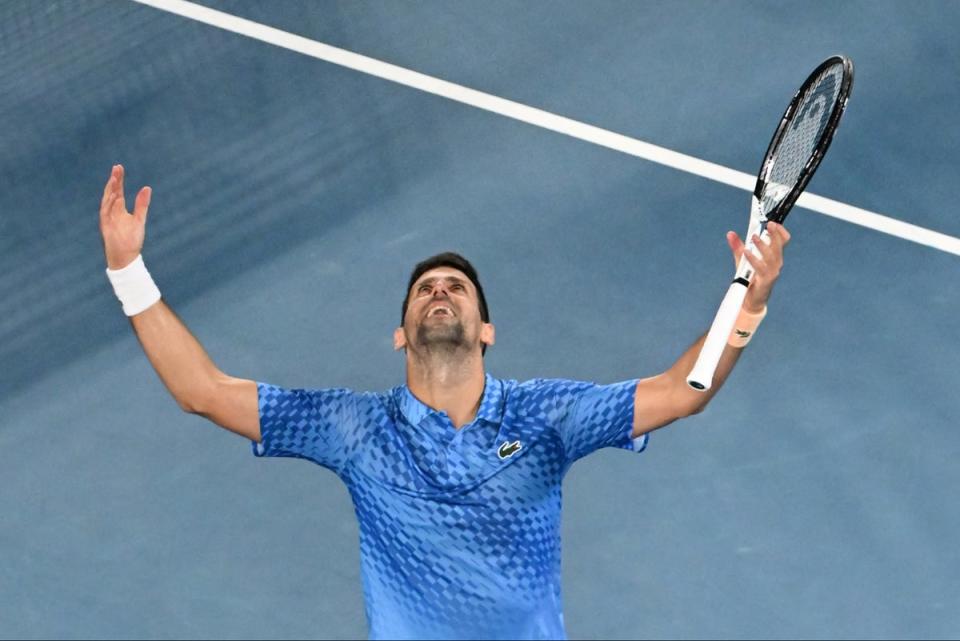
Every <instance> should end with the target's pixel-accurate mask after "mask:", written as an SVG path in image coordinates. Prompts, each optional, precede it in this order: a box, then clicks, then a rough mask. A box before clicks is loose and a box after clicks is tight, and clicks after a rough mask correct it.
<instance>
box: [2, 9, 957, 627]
mask: <svg viewBox="0 0 960 641" xmlns="http://www.w3.org/2000/svg"><path fill="white" fill-rule="evenodd" d="M201 4H202V5H203V6H207V7H211V8H214V9H217V10H219V11H222V12H225V13H227V14H230V15H234V16H240V17H243V18H246V19H248V20H251V21H253V22H255V23H259V24H262V25H267V26H270V27H274V28H276V29H279V30H282V31H284V32H287V33H292V34H296V35H298V36H302V37H303V38H306V39H308V40H309V41H314V42H318V43H323V44H326V45H330V46H333V47H337V48H341V49H344V50H346V51H349V52H354V53H357V54H361V55H363V56H367V57H369V58H371V59H375V60H377V61H383V62H387V63H390V64H392V65H396V66H398V67H402V68H404V69H409V70H413V71H416V72H419V73H420V74H424V75H425V76H429V77H431V78H435V79H440V80H444V81H447V82H449V83H456V84H457V85H460V86H462V87H467V88H470V89H474V90H477V91H479V92H483V93H485V94H489V95H491V96H496V97H499V98H504V99H507V100H510V101H514V102H515V103H518V104H520V105H526V106H530V107H533V108H536V109H539V110H542V111H543V112H548V113H550V114H556V115H559V116H563V117H565V118H568V119H571V120H572V121H576V122H580V123H586V124H589V125H592V126H594V127H597V128H601V129H604V130H608V131H611V132H615V133H617V134H622V135H623V136H627V137H629V138H631V139H636V140H639V141H644V142H647V143H651V144H654V145H658V146H661V147H663V148H666V149H668V150H672V151H675V152H679V153H682V154H686V155H688V156H691V157H694V158H697V159H701V160H704V161H708V162H710V163H716V164H717V165H720V166H722V167H726V168H730V169H733V170H737V171H741V172H746V173H748V174H751V175H753V174H755V172H756V170H757V166H758V164H759V162H760V160H761V158H762V155H763V152H764V150H765V148H766V144H767V142H768V141H769V138H770V134H771V133H772V130H773V127H774V126H775V125H776V121H777V118H778V117H779V115H780V114H781V113H782V110H783V107H784V106H785V105H786V102H787V101H788V99H789V98H790V96H791V95H792V92H793V91H794V90H795V89H796V87H797V86H798V85H799V83H800V82H801V81H802V80H803V78H804V77H805V76H806V74H807V73H809V71H810V70H811V69H813V68H814V67H815V66H816V65H817V64H818V63H819V62H820V61H821V60H823V59H824V58H826V57H827V56H829V55H831V54H834V53H844V54H846V55H848V56H850V57H851V58H852V59H853V60H854V62H855V63H856V74H857V75H856V82H855V86H854V89H853V95H852V98H851V100H850V104H849V107H848V110H847V114H846V116H845V117H844V121H843V123H842V124H841V126H840V128H839V131H838V133H837V136H836V138H835V141H834V143H833V146H832V148H831V151H830V153H829V155H828V156H827V158H826V159H825V161H824V163H823V165H822V167H821V168H820V170H819V172H818V174H817V175H816V176H815V177H814V179H813V181H812V182H811V184H810V187H809V191H810V192H812V193H814V194H817V195H820V196H823V197H826V198H829V199H832V200H835V201H837V202H839V203H843V204H846V205H850V206H853V207H857V208H861V209H863V210H867V211H868V212H873V213H877V214H882V215H883V216H887V217H890V218H892V219H896V220H899V221H903V222H906V223H910V224H912V225H915V226H917V227H918V228H922V229H924V230H929V231H933V232H937V233H939V234H942V235H945V237H946V238H947V239H948V242H953V243H957V242H960V241H957V237H960V222H958V217H957V216H956V212H955V209H956V206H955V204H954V198H953V192H954V191H955V188H954V185H955V182H956V176H957V172H958V169H960V152H958V149H960V124H958V120H957V118H956V117H955V114H954V112H955V107H956V105H957V104H958V103H960V85H958V83H957V82H956V79H957V77H958V73H960V42H958V39H957V37H956V34H957V33H958V30H960V3H958V2H955V1H947V0H942V1H928V2H910V3H906V2H859V1H851V2H844V3H805V2H766V3H758V2H742V1H731V2H722V3H719V2H699V1H687V0H684V1H682V2H666V1H649V2H615V1H609V0H608V1H602V2H596V3H582V2H570V1H567V0H558V1H556V2H508V1H501V0H497V1H494V2H478V1H474V0H469V1H464V2H439V1H435V0H430V1H425V2H420V1H417V2H402V3H401V2H334V1H323V2H307V1H300V0H284V1H283V2H255V1H252V0H251V1H240V0H232V1H216V2H215V1H213V0H205V1H204V2H202V3H201ZM0 77H2V78H3V79H4V81H5V82H4V88H5V90H4V91H3V92H2V93H0V114H2V119H0V132H2V136H3V141H4V146H3V148H4V150H5V152H6V153H4V154H3V155H2V156H0V181H2V182H0V184H2V187H3V188H2V191H0V202H2V207H0V248H2V251H0V336H2V340H0V515H2V516H0V523H2V525H0V597H2V598H0V637H2V638H10V639H14V638H362V637H364V636H365V635H366V634H367V627H366V619H365V616H364V604H363V594H362V587H361V581H360V574H359V550H358V542H357V537H358V531H357V525H356V520H355V517H354V511H353V507H352V505H351V501H350V497H349V495H348V493H347V492H346V490H345V488H344V487H343V485H342V484H341V483H340V481H339V480H338V479H337V478H336V476H334V475H333V474H331V473H329V472H327V471H325V470H322V469H320V468H318V467H317V466H314V465H310V464H307V463H305V462H302V461H277V460H271V461H260V460H255V459H254V458H253V457H252V456H251V453H250V446H249V444H248V443H247V442H245V441H244V440H243V439H241V438H238V437H237V436H235V435H233V434H230V433H227V432H225V431H223V430H219V429H217V428H215V427H214V426H212V425H210V424H209V423H207V422H206V421H204V420H203V419H201V418H198V417H196V416H192V415H188V414H185V413H183V412H182V411H180V410H179V408H178V407H177V404H176V403H175V402H174V401H173V400H172V399H171V398H170V396H169V395H168V394H167V392H166V390H165V388H164V387H163V385H162V384H161V382H160V381H159V379H158V378H157V376H156V374H155V373H154V372H153V370H152V369H151V367H150V365H149V363H148V361H147V360H146V358H145V357H144V356H143V353H142V350H141V349H140V346H139V344H138V343H137V340H136V337H135V336H134V334H133V332H132V331H131V330H130V327H129V323H128V322H127V319H126V318H125V317H124V315H123V313H122V312H121V310H120V307H119V304H118V303H117V301H116V299H115V297H114V295H113V293H112V291H111V289H110V286H109V284H108V282H107V280H106V278H105V276H104V272H103V269H104V258H103V250H102V244H101V240H100V235H99V231H98V228H97V208H98V205H99V199H100V195H101V193H102V189H103V184H104V182H105V181H106V179H107V177H108V175H109V171H110V167H111V165H113V164H114V163H123V164H124V166H125V167H126V171H127V176H128V178H127V194H128V198H130V199H132V196H133V193H134V190H135V189H137V188H139V187H140V186H141V185H145V184H148V185H150V186H151V187H152V188H153V202H152V204H151V208H150V219H149V222H148V230H147V241H146V246H145V249H144V256H145V259H146V261H147V262H148V264H149V265H150V271H151V273H152V274H153V277H154V279H155V280H156V281H157V283H158V285H159V287H160V289H161V290H162V291H163V295H164V298H165V300H166V301H167V302H168V303H169V304H170V306H171V307H172V308H173V309H175V310H176V311H177V313H178V314H179V315H180V317H181V318H182V319H183V320H184V322H185V323H186V324H187V325H188V326H189V327H190V329H191V330H192V331H193V333H194V334H195V335H196V336H197V338H198V339H199V340H200V341H201V342H202V343H203V345H204V346H205V347H206V349H207V351H208V352H209V353H210V355H211V356H212V358H213V360H214V361H215V362H216V363H217V365H218V366H219V367H220V368H221V369H223V370H224V371H226V372H228V373H230V374H233V375H235V376H241V377H245V378H253V379H256V380H261V381H269V382H271V383H274V384H277V385H283V386H287V387H318V388H319V387H349V388H353V389H357V390H383V389H387V388H390V387H393V386H394V385H398V384H399V383H401V382H402V381H403V377H404V360H403V356H402V355H401V354H398V353H395V352H394V351H393V349H392V342H391V337H392V332H393V330H394V328H395V327H396V325H397V324H398V321H399V315H400V306H401V302H402V300H403V297H404V292H405V287H406V283H407V278H408V276H409V273H410V269H411V268H412V267H413V265H414V264H415V263H416V262H417V261H419V260H421V259H423V258H425V257H427V256H429V255H431V254H435V253H437V252H440V251H444V250H448V249H449V250H454V251H458V252H460V253H462V254H464V255H465V256H467V257H468V258H469V259H470V260H471V261H472V262H473V264H474V265H476V267H477V269H478V270H479V273H480V277H481V278H482V279H483V282H484V288H485V290H486V295H487V300H488V302H489V305H490V313H491V316H492V321H493V322H494V323H495V324H496V327H497V344H496V345H495V346H494V347H493V348H491V349H490V350H489V351H488V352H487V355H486V359H485V361H486V367H487V370H488V371H489V372H491V373H493V374H494V375H496V376H499V377H502V378H514V379H518V380H525V379H529V378H535V377H563V378H572V379H579V380H589V381H597V382H613V381H621V380H625V379H630V378H634V377H644V376H650V375H653V374H656V373H658V372H660V371H663V370H664V369H666V368H667V367H668V366H669V365H670V364H671V363H672V362H673V361H674V360H675V359H676V358H677V357H679V356H680V354H681V353H682V352H683V351H684V350H685V349H686V348H687V347H688V346H689V345H690V344H691V343H693V342H694V341H695V340H696V339H697V337H698V336H700V334H701V333H702V332H704V331H705V330H706V329H707V327H708V326H709V323H710V321H711V320H712V318H713V314H714V312H715V311H716V307H717V305H718V303H719V301H720V299H721V297H722V296H723V293H724V291H725V290H726V286H727V284H728V283H729V279H730V277H731V275H732V269H733V263H732V258H731V256H730V252H729V249H728V248H727V246H726V243H725V240H724V233H725V232H726V231H727V230H728V229H732V230H735V231H737V233H739V234H741V235H742V234H743V233H744V231H745V225H746V221H747V216H748V213H749V194H748V193H747V192H746V191H744V190H742V189H738V188H736V187H733V186H730V185H728V184H723V183H721V182H717V181H715V180H710V179H709V178H705V177H703V176H699V175H694V174H691V173H688V172H685V171H680V170H677V169H675V168H672V167H668V166H664V165H663V164H659V163H657V162H651V161H648V160H644V159H642V158H638V157H635V156H631V155H629V154H625V153H621V152H618V151H615V150H613V149H610V148H605V147H602V146H598V145H596V144H593V143H591V142H588V141H586V140H582V139H577V138H574V137H571V136H567V135H562V134H559V133H557V132H555V131H549V130H546V129H544V128H542V127H539V126H536V125H534V124H529V123H525V122H519V121H517V120H515V119H513V118H510V117H505V116H503V115H498V114H496V113H491V112H490V111H485V110H483V109H478V108H476V107H473V106H470V105H467V104H464V103H462V102H457V101H455V100H449V99H447V98H444V97H442V96H439V95H435V94H430V93H425V92H423V91H419V90H417V89H414V88H412V87H410V86H406V85H404V84H399V83H397V82H392V81H390V80H386V79H383V78H380V77H374V76H371V75H369V74H368V73H363V72H361V71H358V70H355V69H350V68H347V67H344V66H341V65H338V64H332V63H330V62H326V61H324V60H319V59H317V58H315V57H311V56H309V55H304V54H302V53H299V52H297V51H292V50H289V49H284V48H282V47H278V46H275V45H274V44H270V43H268V42H264V41H259V40H255V39H253V38H250V37H247V36H244V35H240V34H237V33H233V32H229V31H226V30H224V29H221V28H218V27H215V26H211V25H208V24H203V23H201V22H198V21H196V20H193V19H189V18H185V17H182V16H179V15H175V14H173V13H170V12H168V11H164V10H162V9H159V8H156V7H151V6H146V5H143V4H138V3H136V2H131V1H122V0H79V1H76V2H62V1H59V2H58V1H54V0H42V1H34V0H8V1H6V2H4V3H2V4H0ZM884 224H885V223H881V224H880V225H879V226H880V227H881V228H880V229H873V228H867V227H864V226H862V225H858V224H851V223H849V222H847V221H844V220H841V219H838V218H835V217H831V216H825V215H823V214H821V213H817V212H814V211H811V210H809V209H804V208H800V207H798V208H797V209H796V210H795V211H794V212H793V213H792V214H791V217H790V218H789V219H788V221H787V227H788V228H789V229H790V231H791V233H792V235H793V241H792V242H791V244H790V246H789V248H788V250H787V256H786V266H785V270H784V275H783V276H782V277H781V279H780V281H779V282H778V284H777V288H776V291H775V293H774V296H773V298H772V299H771V304H770V312H769V315H768V317H767V319H766V320H765V321H764V325H763V327H762V328H761V330H760V331H759V332H758V334H757V337H756V339H755V340H754V341H753V343H752V344H751V346H750V347H749V348H748V349H747V350H746V352H745V353H744V356H743V358H742V360H741V362H740V364H739V365H738V367H737V370H736V371H735V372H734V374H733V375H732V376H731V378H730V380H729V381H728V382H727V385H726V387H725V388H724V389H723V390H722V391H721V393H720V394H719V395H718V396H717V398H716V399H715V400H714V401H713V402H712V403H711V405H710V407H709V408H708V409H707V410H706V411H705V412H704V413H702V414H699V415H697V416H694V417H691V418H689V419H686V420H684V421H681V422H678V423H675V424H674V425H672V426H670V427H668V428H665V429H663V430H660V431H657V432H655V433H653V434H652V435H651V438H650V445H649V447H648V448H647V450H646V451H645V452H644V453H643V454H641V455H639V456H637V455H631V454H627V453H624V452H620V451H616V450H612V449H610V450H605V451H602V452H599V453H597V454H594V455H592V456H590V457H588V458H586V459H585V460H583V461H581V462H579V463H578V464H577V465H576V466H574V468H573V469H572V471H571V473H570V474H569V475H568V477H567V479H566V482H565V484H564V486H563V487H564V516H563V590H564V606H565V607H564V611H565V619H566V625H567V631H568V633H569V635H570V636H571V638H607V639H619V638H624V639H625V638H769V639H780V638H877V639H886V638H927V639H933V638H956V637H957V636H958V635H960V551H958V546H957V545H956V539H957V535H956V533H957V532H958V531H960V495H958V490H957V488H958V487H960V465H958V464H957V461H958V460H960V433H958V431H957V422H958V419H960V396H958V394H957V393H956V387H957V383H958V382H960V377H958V375H957V373H956V372H957V364H958V362H960V330H958V324H957V320H956V319H957V318H958V316H960V257H958V255H957V253H956V252H953V253H951V251H949V250H944V249H942V248H940V249H938V248H935V247H931V246H929V245H927V244H923V243H922V242H914V241H912V240H908V239H905V238H902V237H899V236H895V235H891V234H890V233H886V231H885V228H884ZM952 246H955V245H952Z"/></svg>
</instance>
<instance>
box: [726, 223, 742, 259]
mask: <svg viewBox="0 0 960 641" xmlns="http://www.w3.org/2000/svg"><path fill="white" fill-rule="evenodd" d="M727 245H729V246H730V251H732V252H733V264H734V265H739V264H740V255H741V254H742V253H743V242H742V241H741V240H740V237H739V236H737V233H736V232H732V231H728V232H727Z"/></svg>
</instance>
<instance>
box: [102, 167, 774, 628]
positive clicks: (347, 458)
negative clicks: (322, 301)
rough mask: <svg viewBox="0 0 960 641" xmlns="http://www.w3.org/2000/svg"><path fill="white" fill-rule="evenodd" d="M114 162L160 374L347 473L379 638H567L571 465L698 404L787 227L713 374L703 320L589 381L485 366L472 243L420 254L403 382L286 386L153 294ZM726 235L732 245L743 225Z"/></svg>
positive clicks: (132, 275)
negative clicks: (606, 379) (678, 350)
mask: <svg viewBox="0 0 960 641" xmlns="http://www.w3.org/2000/svg"><path fill="white" fill-rule="evenodd" d="M123 176H124V172H123V167H121V166H119V165H117V166H115V167H113V169H112V171H111V175H110V179H109V180H108V182H107V185H106V188H105V189H104V194H103V200H102V202H101V206H100V230H101V233H102V235H103V242H104V250H105V253H106V259H107V268H108V269H107V275H108V277H109V279H110V281H111V282H112V283H113V286H114V290H115V291H116V293H117V296H118V297H119V299H120V301H121V303H122V304H123V309H124V312H125V313H126V314H127V315H128V316H129V317H130V319H131V322H132V324H133V328H134V331H135V332H136V334H137V337H138V338H139V340H140V342H141V344H142V345H143V349H144V351H145V352H146V354H147V357H148V358H149V359H150V362H151V364H152V365H153V367H154V368H155V369H156V371H157V373H158V374H159V376H160V378H161V380H162V381H163V383H164V385H166V387H167V389H168V390H169V391H170V393H171V394H172V395H173V397H174V398H175V399H176V400H177V403H179V405H180V407H181V408H183V409H184V410H185V411H187V412H191V413H195V414H200V415H201V416H204V417H206V418H208V419H210V420H211V421H213V422H214V423H216V424H217V425H220V426H221V427H224V428H226V429H228V430H231V431H233V432H236V433H237V434H240V435H242V436H244V437H246V438H248V439H250V440H251V441H253V447H254V453H255V454H256V455H258V456H287V457H298V458H305V459H308V460H310V461H313V462H314V463H317V464H319V465H322V466H324V467H327V468H329V469H331V470H333V471H334V472H335V473H336V474H337V475H338V476H339V477H340V478H341V479H342V480H343V481H344V483H345V484H346V485H347V487H348V488H349V491H350V495H351V497H352V499H353V503H354V506H355V509H356V514H357V517H358V519H359V526H360V551H361V564H362V576H363V588H364V596H365V602H366V613H367V619H368V622H369V625H370V636H371V638H393V639H399V638H446V639H453V638H465V639H493V638H510V639H556V638H564V637H565V636H566V635H565V631H564V625H563V614H562V606H561V591H560V508H561V482H562V480H563V477H564V475H565V474H566V472H567V470H568V469H569V468H570V466H571V465H572V464H573V463H574V461H576V460H577V459H579V458H581V457H583V456H585V455H587V454H589V453H590V452H593V451H594V450H597V449H599V448H601V447H621V448H625V449H631V450H634V451H637V452H639V451H641V450H643V449H644V447H646V444H647V438H648V433H649V432H651V431H652V430H655V429H657V428H659V427H663V426H665V425H668V424H670V423H672V422H673V421H674V420H676V419H678V418H682V417H685V416H689V415H691V414H695V413H697V412H699V411H701V410H702V409H703V407H704V406H705V405H706V404H707V402H708V401H709V400H710V398H711V397H712V396H713V394H715V393H716V391H717V390H718V389H719V388H720V387H721V385H722V384H723V381H724V380H725V379H726V377H727V376H728V375H729V373H730V371H731V369H732V368H733V366H734V363H735V362H736V360H737V358H738V357H739V355H740V353H741V351H742V348H743V345H744V344H745V340H744V338H743V334H744V333H746V334H747V335H748V336H749V334H752V332H753V330H755V329H756V325H757V324H758V323H759V321H760V319H762V317H763V314H764V313H765V311H766V302H767V299H768V298H769V296H770V292H771V289H772V288H773V285H774V283H775V281H776V279H777V277H778V275H779V272H780V268H781V266H782V264H783V248H784V246H785V245H786V244H787V243H788V241H789V239H790V236H789V234H788V233H787V231H786V229H784V228H783V227H782V226H780V225H775V224H772V223H771V224H770V225H769V226H768V231H769V234H770V239H771V240H770V243H769V244H766V243H762V242H759V239H755V242H757V246H758V255H750V254H748V255H747V259H748V260H749V261H750V263H751V265H753V267H754V269H755V270H756V275H755V276H754V279H753V281H752V283H751V285H750V288H749V289H748V293H747V297H746V300H745V302H744V305H743V309H742V312H741V317H740V319H739V320H738V325H737V327H738V329H740V330H744V329H747V330H748V331H747V332H743V331H741V333H740V335H739V336H732V337H731V341H730V343H731V344H729V345H728V346H727V347H726V348H725V351H724V354H723V357H722V359H721V361H720V365H719V367H718V368H717V372H716V375H715V377H714V385H713V387H712V388H711V390H710V391H709V392H706V393H704V392H697V391H693V390H691V389H690V388H689V387H688V386H687V384H686V382H685V376H686V374H687V372H689V371H690V369H691V367H692V366H693V363H694V361H695V360H696V357H697V354H698V353H699V351H700V347H701V345H702V343H703V338H701V339H700V340H699V341H698V342H697V343H695V344H694V345H693V346H692V347H691V348H690V349H689V350H687V352H686V353H685V354H683V356H681V357H680V359H679V360H678V361H677V362H676V363H675V364H674V365H673V366H672V367H671V368H670V369H669V370H667V371H666V372H664V373H662V374H660V375H657V376H653V377H650V378H645V379H642V380H630V381H625V382H621V383H616V384H612V385H596V384H593V383H582V382H574V381H566V380H543V379H538V380H533V381H528V382H523V383H519V382H517V381H513V380H501V379H497V378H494V377H493V376H491V375H490V374H488V373H486V372H485V369H484V364H483V354H484V352H485V350H486V348H487V347H488V346H490V345H493V343H494V338H495V336H494V327H493V325H492V324H491V323H490V314H489V311H488V309H487V303H486V299H485V297H484V293H483V288H482V287H481V285H480V280H479V278H478V276H477V272H476V271H475V270H474V268H473V266H472V265H471V264H470V263H469V262H468V261H467V260H466V259H464V258H463V257H462V256H459V255H457V254H453V253H444V254H439V255H437V256H433V257H431V258H428V259H427V260H425V261H423V262H421V263H419V264H418V265H417V266H416V267H415V268H414V270H413V273H412V274H411V277H410V282H409V285H408V288H407V292H406V295H405V297H404V299H403V306H402V315H401V325H400V327H398V328H397V329H396V330H395V332H394V337H393V342H394V347H395V348H396V349H397V350H404V351H405V353H406V379H407V380H406V384H405V385H401V386H399V387H396V388H394V389H392V390H389V391H386V392H382V393H358V392H354V391H351V390H347V389H323V390H302V389H294V390H288V389H281V388H278V387H275V386H273V385H269V384H266V383H257V382H254V381H251V380H243V379H238V378H234V377H231V376H228V375H226V374H224V373H223V372H221V371H220V370H219V369H217V367H216V366H215V365H214V363H213V362H212V361H211V360H210V358H209V357H208V356H207V354H206V352H205V351H204V350H203V348H202V347H201V346H200V344H199V343H198V342H197V340H196V339H195V338H194V337H193V336H192V335H191V334H190V332H189V331H188V330H187V328H186V327H185V326H184V325H183V323H182V322H181V321H180V320H179V319H178V318H177V317H176V316H175V315H174V313H173V312H172V311H171V310H170V308H169V307H168V306H167V305H166V304H165V303H164V302H163V301H162V300H161V299H160V292H159V290H158V289H157V287H156V285H155V284H154V283H153V280H152V279H151V278H150V275H149V273H148V272H147V270H146V268H145V267H144V264H143V260H142V258H141V256H140V252H141V249H142V246H143V240H144V231H145V226H146V218H147V210H148V207H149V204H150V196H151V191H150V188H149V187H144V188H143V189H141V190H140V192H139V193H138V194H137V197H136V202H135V204H134V210H133V213H132V214H130V213H128V212H127V209H126V205H125V201H124V195H123ZM727 240H728V243H729V244H730V248H731V250H732V251H733V254H734V258H735V259H738V258H739V256H740V254H742V253H743V249H744V246H743V243H742V241H741V240H740V239H739V238H738V237H737V235H736V234H734V233H733V232H729V233H728V234H727Z"/></svg>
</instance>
